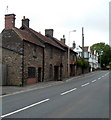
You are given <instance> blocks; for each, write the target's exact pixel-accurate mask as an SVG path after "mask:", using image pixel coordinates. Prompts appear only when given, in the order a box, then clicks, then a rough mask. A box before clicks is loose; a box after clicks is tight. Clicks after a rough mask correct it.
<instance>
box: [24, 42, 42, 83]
mask: <svg viewBox="0 0 111 120" xmlns="http://www.w3.org/2000/svg"><path fill="white" fill-rule="evenodd" d="M28 67H35V68H36V76H35V79H29V77H28ZM38 68H41V81H42V75H43V73H42V72H43V48H41V47H39V46H36V45H34V44H31V43H28V42H24V83H26V84H31V83H35V82H38Z"/></svg>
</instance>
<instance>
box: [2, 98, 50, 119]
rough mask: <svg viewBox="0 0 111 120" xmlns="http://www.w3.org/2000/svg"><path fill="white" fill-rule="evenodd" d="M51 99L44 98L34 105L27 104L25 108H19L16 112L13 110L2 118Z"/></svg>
mask: <svg viewBox="0 0 111 120" xmlns="http://www.w3.org/2000/svg"><path fill="white" fill-rule="evenodd" d="M49 100H50V99H45V100H42V101H40V102H37V103H34V104H32V105H29V106H26V107H24V108H21V109H19V110H16V111H14V112H11V113H8V114H5V115H2V116H1V118H4V117H7V116H10V115H12V114H15V113H18V112H21V111H23V110H26V109H28V108H31V107H34V106H36V105H39V104H41V103H44V102H47V101H49Z"/></svg>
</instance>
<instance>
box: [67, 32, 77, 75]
mask: <svg viewBox="0 0 111 120" xmlns="http://www.w3.org/2000/svg"><path fill="white" fill-rule="evenodd" d="M71 32H76V30H72V31H69V37H68V77H70V33H71Z"/></svg>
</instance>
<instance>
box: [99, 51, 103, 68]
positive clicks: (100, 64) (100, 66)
mask: <svg viewBox="0 0 111 120" xmlns="http://www.w3.org/2000/svg"><path fill="white" fill-rule="evenodd" d="M102 54H103V51H101V52H100V69H101V68H102V64H101V56H102Z"/></svg>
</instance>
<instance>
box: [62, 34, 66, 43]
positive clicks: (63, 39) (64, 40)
mask: <svg viewBox="0 0 111 120" xmlns="http://www.w3.org/2000/svg"><path fill="white" fill-rule="evenodd" d="M61 42H63V43H64V44H65V42H66V39H65V35H63V38H61Z"/></svg>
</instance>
